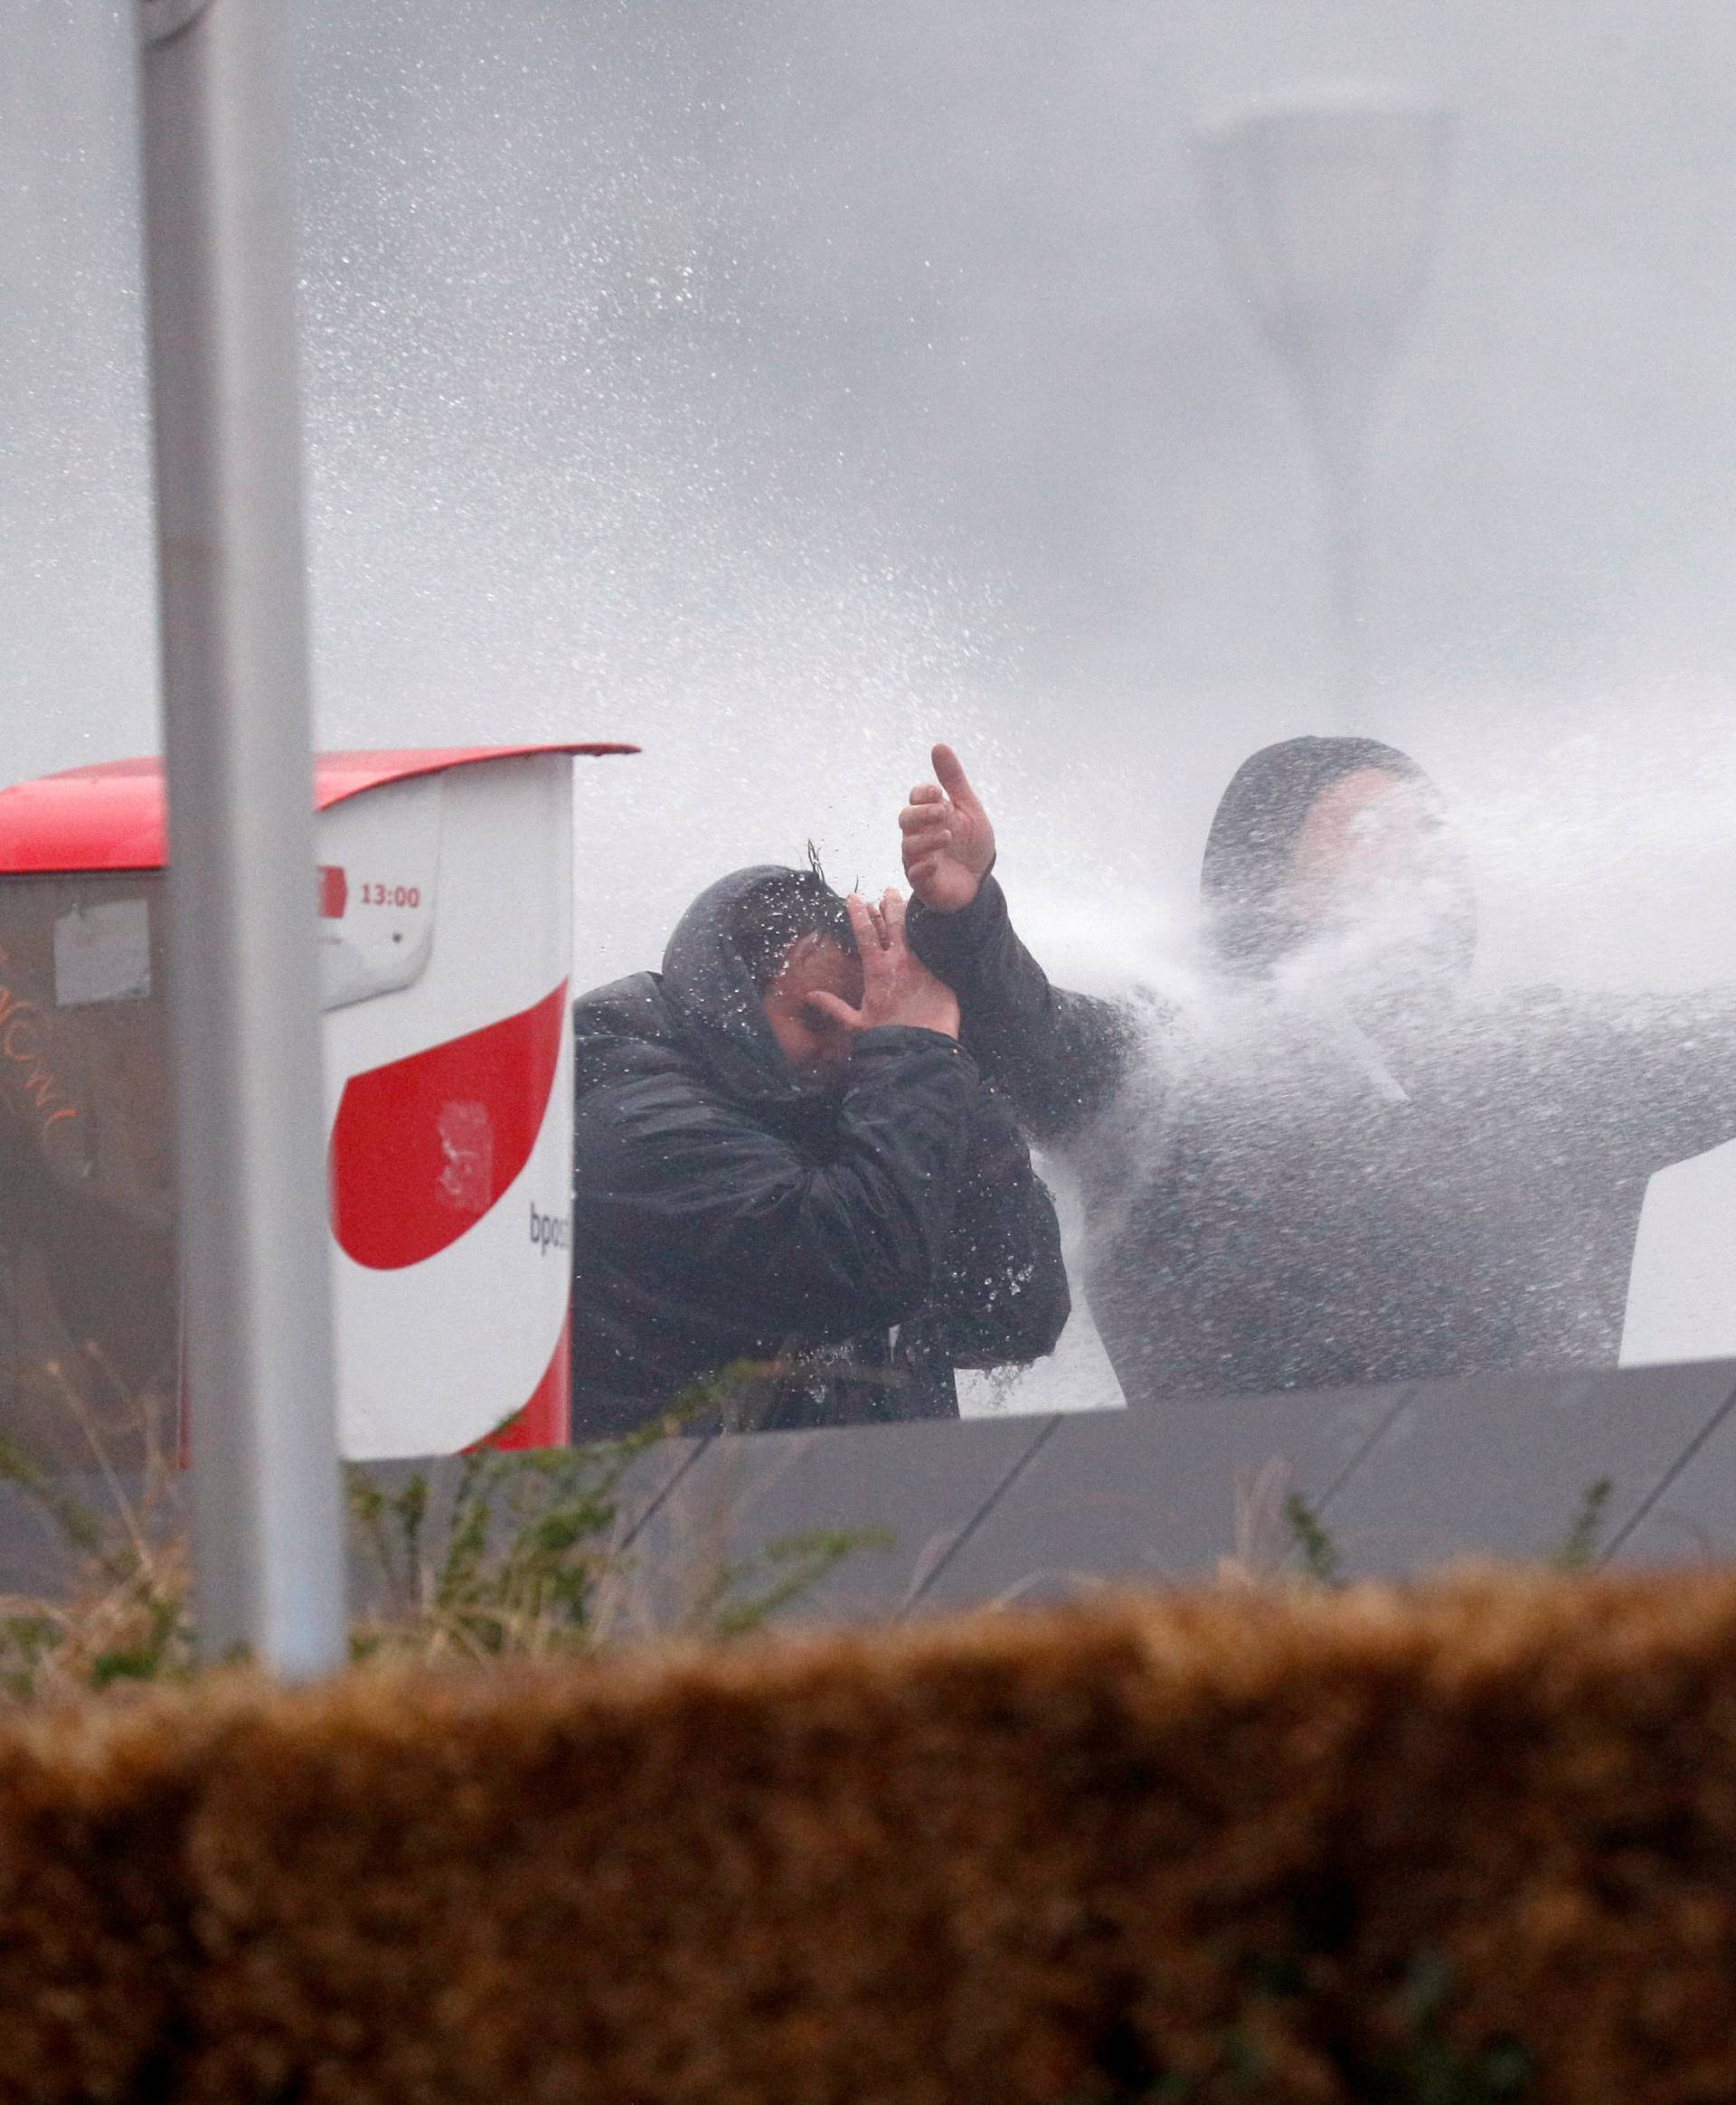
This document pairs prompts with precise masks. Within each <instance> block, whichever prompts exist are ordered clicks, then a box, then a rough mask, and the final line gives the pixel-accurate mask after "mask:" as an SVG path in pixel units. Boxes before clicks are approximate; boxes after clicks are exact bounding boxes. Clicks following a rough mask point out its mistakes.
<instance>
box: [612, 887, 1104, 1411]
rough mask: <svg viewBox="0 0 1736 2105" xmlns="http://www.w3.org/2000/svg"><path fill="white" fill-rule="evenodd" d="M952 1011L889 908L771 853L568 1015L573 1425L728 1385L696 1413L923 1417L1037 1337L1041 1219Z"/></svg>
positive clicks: (1047, 1229)
mask: <svg viewBox="0 0 1736 2105" xmlns="http://www.w3.org/2000/svg"><path fill="white" fill-rule="evenodd" d="M573 1026H574V1033H575V1087H576V1090H577V1136H576V1139H577V1145H576V1156H575V1176H574V1210H573V1239H574V1263H573V1310H572V1313H573V1349H572V1365H573V1425H574V1430H575V1433H576V1435H577V1436H578V1437H580V1438H581V1439H582V1438H586V1437H597V1436H599V1435H602V1434H612V1433H618V1432H622V1431H626V1430H629V1429H631V1428H632V1427H635V1426H637V1425H640V1424H643V1423H644V1422H645V1421H646V1420H648V1419H650V1418H652V1417H654V1416H655V1415H656V1413H657V1412H658V1411H661V1410H665V1409H667V1408H668V1407H669V1406H671V1405H672V1404H675V1403H677V1402H682V1401H683V1400H684V1399H689V1400H691V1399H692V1398H693V1395H694V1393H695V1391H696V1387H697V1385H699V1384H703V1383H706V1382H707V1381H708V1379H709V1378H710V1377H712V1376H716V1375H720V1374H722V1373H726V1372H727V1371H729V1370H734V1371H733V1373H731V1375H730V1379H729V1380H728V1381H727V1382H726V1383H723V1384H722V1400H721V1402H720V1403H719V1405H718V1408H717V1409H716V1410H715V1411H712V1412H710V1413H708V1414H707V1415H705V1416H703V1418H701V1419H700V1420H698V1421H696V1422H698V1423H699V1424H701V1425H704V1426H712V1425H716V1424H719V1423H722V1424H724V1425H726V1426H729V1427H731V1428H743V1427H747V1426H767V1427H769V1426H777V1427H790V1426H802V1425H835V1424H842V1423H849V1422H854V1421H866V1420H875V1419H906V1418H920V1417H937V1416H947V1415H951V1414H954V1413H956V1411H957V1409H958V1404H957V1399H956V1395H955V1392H954V1385H953V1369H954V1368H955V1367H986V1366H995V1365H1000V1364H1022V1363H1025V1362H1028V1361H1031V1360H1033V1359H1036V1358H1039V1357H1041V1356H1042V1355H1043V1354H1045V1353H1047V1352H1050V1351H1052V1349H1053V1346H1054V1344H1055V1341H1056V1339H1057V1337H1058V1336H1060V1333H1061V1326H1062V1325H1063V1324H1064V1323H1065V1321H1066V1318H1067V1315H1068V1312H1069V1307H1068V1298H1067V1284H1066V1274H1065V1270H1064V1269H1063V1267H1062V1264H1061V1240H1060V1231H1059V1228H1058V1225H1057V1223H1056V1220H1055V1213H1054V1207H1053V1204H1052V1201H1051V1199H1050V1197H1049V1194H1048V1192H1047V1191H1046V1190H1045V1189H1044V1188H1043V1185H1042V1183H1041V1182H1040V1181H1039V1179H1038V1178H1037V1176H1036V1175H1035V1174H1034V1172H1033V1169H1032V1166H1031V1158H1030V1155H1029V1153H1028V1151H1027V1149H1026V1147H1025V1145H1024V1140H1023V1138H1022V1137H1020V1134H1019V1130H1018V1128H1017V1125H1016V1123H1015V1121H1014V1117H1013V1114H1012V1112H1011V1111H1010V1109H1008V1108H1007V1107H1006V1106H1005V1104H1004V1103H1003V1102H1002V1101H1001V1100H999V1099H998V1098H997V1097H995V1096H994V1095H993V1094H991V1093H990V1091H989V1090H987V1089H986V1088H985V1087H984V1085H983V1083H982V1082H981V1081H979V1079H978V1076H977V1066H976V1062H974V1061H973V1060H972V1058H971V1056H970V1055H969V1053H968V1052H966V1051H965V1050H964V1049H963V1047H962V1046H960V1045H959V1043H958V1003H957V1001H956V999H955V998H954V996H952V994H951V993H950V992H949V990H948V989H947V988H946V987H945V986H942V985H941V984H940V983H939V981H938V980H936V979H935V978H934V977H933V976H932V975H931V974H930V973H929V972H928V971H927V970H926V968H924V967H923V966H922V965H921V964H920V961H919V960H917V959H916V958H915V957H914V956H913V955H912V954H911V953H910V950H909V949H908V946H907V944H906V941H905V935H904V907H903V901H902V900H901V898H900V896H899V895H898V893H896V892H888V893H887V894H886V896H885V898H884V899H883V900H882V902H881V904H880V906H879V908H878V909H872V908H869V907H867V906H865V905H864V904H863V902H862V901H860V900H857V899H854V898H853V899H852V900H850V901H848V903H847V906H846V902H845V901H843V900H841V899H840V898H839V897H838V896H837V894H836V893H835V892H832V891H831V890H830V889H829V888H828V887H827V885H826V883H825V882H824V880H823V879H822V878H821V877H820V876H819V875H818V874H817V873H814V872H808V871H796V870H784V869H778V868H776V867H773V866H769V865H767V866H760V867H756V868H752V869H747V870H738V871H737V872H735V873H734V874H733V875H732V876H730V877H726V878H724V879H722V882H721V883H716V884H713V885H712V887H711V888H710V890H709V891H706V892H702V893H701V895H700V897H699V898H698V899H697V900H696V901H694V902H693V905H692V906H691V907H690V908H689V909H688V911H687V912H686V913H685V914H684V916H683V918H682V920H681V921H680V923H679V925H678V926H677V928H676V929H675V933H674V935H673V936H672V937H671V938H670V940H669V946H668V949H667V950H666V951H665V955H664V960H663V969H662V971H661V973H650V972H646V973H640V974H637V975H636V976H635V977H632V978H628V979H623V980H619V981H617V982H616V983H615V984H614V985H612V986H605V987H601V988H599V989H598V990H597V991H596V992H595V993H592V994H590V995H587V996H585V997H584V998H583V999H582V1000H581V1001H580V1002H579V1003H578V1004H577V1005H576V1006H575V1008H574V1011H573ZM749 1370H752V1371H751V1372H750V1371H749Z"/></svg>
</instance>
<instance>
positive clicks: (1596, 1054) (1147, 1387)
mask: <svg viewBox="0 0 1736 2105" xmlns="http://www.w3.org/2000/svg"><path fill="white" fill-rule="evenodd" d="M935 765H936V770H937V774H938V775H939V782H937V783H929V784H923V785H921V786H920V788H918V789H917V790H916V791H915V792H913V793H912V798H911V802H910V805H909V806H908V807H907V808H906V810H905V811H904V813H903V815H902V817H901V826H902V829H903V834H904V843H905V859H906V869H907V871H908V873H909V875H910V883H911V885H912V889H913V891H914V892H915V893H916V903H915V904H914V905H913V906H912V909H911V917H910V939H911V944H912V947H913V948H914V949H915V950H916V951H917V953H918V955H919V956H920V957H921V958H923V959H924V960H925V961H926V962H927V963H928V964H929V966H930V967H931V968H933V969H934V970H935V971H936V972H937V973H938V974H939V975H940V976H941V977H944V978H945V979H946V980H947V981H948V984H949V985H950V986H953V987H954V988H955V989H956V991H957V992H958V996H959V999H960V1004H961V1009H962V1017H963V1024H962V1035H963V1038H964V1042H965V1043H966V1044H967V1046H968V1047H969V1048H970V1049H971V1051H972V1052H974V1053H975V1055H976V1057H977V1060H978V1062H979V1063H980V1065H981V1067H982V1070H983V1071H984V1073H986V1075H987V1076H988V1077H989V1078H990V1079H991V1081H994V1082H995V1085H996V1086H997V1087H1000V1088H1003V1089H1005V1090H1006V1091H1007V1093H1008V1094H1009V1095H1010V1096H1011V1098H1012V1099H1013V1100H1014V1103H1015V1105H1016V1106H1017V1107H1018V1109H1019V1110H1020V1113H1021V1116H1022V1117H1023V1119H1024V1122H1025V1124H1026V1127H1027V1129H1028V1130H1029V1131H1030V1132H1031V1133H1032V1135H1033V1137H1035V1138H1036V1139H1037V1140H1038V1141H1039V1142H1040V1143H1041V1144H1043V1145H1044V1146H1046V1147H1050V1148H1052V1149H1053V1150H1054V1151H1055V1152H1056V1154H1057V1156H1058V1157H1059V1158H1060V1159H1061V1160H1062V1161H1064V1162H1065V1163H1066V1165H1067V1166H1068V1167H1069V1168H1070V1169H1071V1171H1072V1173H1073V1175H1075V1177H1076V1179H1077V1181H1078V1183H1079V1185H1080V1196H1081V1199H1082V1201H1083V1204H1084V1207H1085V1211H1086V1215H1087V1223H1088V1226H1087V1236H1088V1241H1087V1249H1086V1270H1087V1278H1086V1282H1085V1283H1086V1290H1087V1296H1088V1298H1089V1300H1090V1307H1091V1310H1092V1313H1093V1315H1094V1317H1095V1318H1096V1320H1097V1324H1098V1327H1099V1331H1100V1332H1101V1334H1102V1337H1103V1341H1104V1345H1105V1346H1106V1348H1107V1350H1108V1352H1109V1357H1110V1359H1111V1361H1112V1362H1113V1363H1114V1365H1115V1369H1116V1373H1117V1375H1118V1379H1119V1381H1120V1383H1121V1385H1122V1388H1123V1390H1124V1392H1125V1393H1126V1395H1127V1400H1128V1402H1130V1403H1136V1404H1137V1403H1139V1402H1147V1401H1154V1400H1156V1399H1157V1398H1159V1397H1162V1396H1165V1395H1172V1394H1189V1393H1194V1394H1198V1393H1216V1394H1234V1393H1259V1392H1275V1391H1279V1390H1285V1389H1325V1388H1333V1387H1337V1386H1340V1385H1344V1384H1351V1383H1386V1382H1399V1381H1410V1380H1420V1379H1424V1378H1428V1377H1431V1376H1448V1375H1466V1374H1473V1373H1492V1372H1497V1371H1508V1370H1515V1369H1530V1370H1538V1371H1542V1370H1546V1369H1557V1370H1559V1369H1561V1368H1563V1367H1569V1366H1590V1365H1611V1364H1614V1363H1615V1361H1616V1358H1617V1355H1618V1350H1619V1345H1620V1339H1621V1330H1622V1321H1623V1316H1624V1310H1625V1305H1626V1298H1627V1287H1628V1273H1629V1270H1630V1266H1631V1261H1632V1252H1633V1245H1634V1240H1635V1234H1636V1231H1637V1226H1638V1221H1639V1213H1640V1208H1641V1205H1642V1204H1643V1203H1644V1199H1645V1194H1646V1182H1647V1180H1648V1179H1649V1177H1650V1176H1651V1175H1652V1174H1653V1173H1654V1172H1655V1171H1656V1170H1658V1169H1660V1168H1663V1167H1665V1166H1666V1165H1668V1164H1670V1163H1673V1162H1679V1161H1682V1160H1684V1159H1685V1158H1687V1157H1689V1156H1694V1155H1696V1154H1700V1153H1702V1152H1703V1151H1704V1150H1705V1149H1707V1148H1709V1147H1715V1146H1717V1145H1719V1144H1720V1143H1722V1141H1724V1140H1727V1139H1729V1138H1730V1137H1731V1136H1732V1135H1736V993H1732V992H1731V991H1729V990H1724V989H1714V990H1712V991H1709V992H1706V993H1702V994H1695V995H1691V996H1671V997H1651V996H1647V997H1634V996H1613V995H1611V996H1600V995H1595V994H1574V995H1569V994H1566V993H1563V992H1561V991H1560V990H1557V989H1552V988H1528V989H1518V990H1513V991H1507V992H1504V993H1501V994H1499V995H1495V996H1487V997H1479V996H1473V995H1472V994H1471V992H1470V991H1469V989H1468V987H1467V978H1468V975H1469V972H1470V968H1471V964H1472V960H1473V958H1474V955H1475V950H1476V941H1477V923H1476V910H1475V902H1474V899H1473V895H1472V891H1471V886H1470V881H1469V876H1468V873H1467V864H1466V861H1465V858H1464V855H1463V853H1462V850H1461V849H1460V847H1459V845H1458V842H1457V840H1456V838H1455V836H1454V834H1453V830H1452V827H1451V825H1450V823H1449V821H1448V814H1447V812H1446V809H1445V807H1444V805H1443V802H1442V799H1441V798H1440V796H1439V792H1438V791H1437V790H1436V788H1435V787H1434V785H1433V784H1432V783H1431V782H1430V781H1429V779H1428V777H1427V776H1426V775H1424V774H1423V772H1422V770H1421V769H1420V768H1418V767H1417V765H1416V763H1415V762H1414V761H1413V760H1410V759H1409V758H1408V757H1407V756H1406V755H1404V754H1402V753H1400V752H1398V751H1396V750H1394V749H1392V747H1390V746H1385V745H1382V744H1379V743H1378V742H1376V741H1373V740H1368V739H1352V738H1298V739H1292V740H1289V741H1286V742H1285V743H1283V744H1280V745H1275V746H1269V747H1268V748H1266V749H1265V750H1263V751H1260V752H1258V753H1256V754H1255V755H1254V756H1253V757H1252V758H1251V759H1250V760H1248V761H1247V762H1245V763H1244V765H1243V766H1242V767H1241V769H1239V770H1238V772H1237V774H1236V776H1235V777H1234V779H1232V780H1231V784H1230V787H1229V788H1228V790H1227V791H1226V792H1225V794H1224V797H1223V799H1222V803H1221V805H1220V806H1219V808H1218V812H1217V815H1216V817H1215V818H1214V820H1213V822H1212V829H1211V834H1210V837H1209V840H1208V843H1207V846H1206V852H1205V859H1204V867H1203V875H1202V899H1203V922H1204V939H1205V946H1206V959H1205V975H1204V986H1203V996H1202V998H1201V999H1200V1000H1199V1001H1198V1002H1197V1003H1195V1002H1189V1003H1187V1004H1185V1005H1183V1004H1172V1005H1168V1006H1165V1005H1162V1004H1159V1003H1157V1002H1156V1001H1155V1000H1152V999H1150V998H1149V997H1146V996H1137V995H1135V996H1130V997H1129V998H1128V999H1127V1000H1125V1001H1119V1002H1110V1001H1102V1000H1099V999H1096V998H1094V997H1091V996H1084V995H1079V994H1071V993H1068V992H1066V991H1064V990H1062V989H1060V988H1057V987H1054V986H1051V984H1050V982H1049V980H1048V978H1047V977H1046V976H1045V974H1044V973H1043V969H1042V968H1041V967H1040V966H1039V965H1038V964H1037V962H1036V960H1035V959H1034V958H1033V957H1032V956H1031V954H1030V953H1029V951H1028V950H1026V949H1025V948H1024V945H1023V944H1022V943H1021V942H1020V940H1019V939H1018V937H1017V936H1016V934H1015V933H1014V930H1013V927H1012V923H1011V921H1010V920H1009V918H1008V913H1007V906H1006V901H1005V895H1004V894H1003V892H1002V891H1001V889H1000V887H999V885H998V884H997V883H996V882H995V878H994V877H993V876H992V875H991V874H990V869H991V866H992V864H993V862H994V857H995V840H994V832H993V828H992V826H990V824H989V821H988V818H987V816H986V813H985V812H984V810H983V807H982V805H981V803H980V801H979V800H978V799H977V797H976V796H975V795H974V793H973V792H972V790H971V788H970V786H969V783H968V781H967V779H966V778H965V775H964V772H963V769H961V768H960V767H959V764H958V760H957V758H956V756H955V755H953V754H952V752H951V751H950V750H949V749H948V748H946V747H938V748H937V749H936V751H935Z"/></svg>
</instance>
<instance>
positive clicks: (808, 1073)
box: [760, 935, 862, 1089]
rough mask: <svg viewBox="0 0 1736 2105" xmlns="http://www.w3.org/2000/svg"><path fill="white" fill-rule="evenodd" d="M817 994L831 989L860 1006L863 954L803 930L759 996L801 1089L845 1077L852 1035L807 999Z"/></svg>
mask: <svg viewBox="0 0 1736 2105" xmlns="http://www.w3.org/2000/svg"><path fill="white" fill-rule="evenodd" d="M816 994H835V995H836V996H838V997H839V998H840V999H841V1000H843V1001H846V1002H848V1003H849V1004H850V1005H851V1007H852V1008H859V1007H860V1006H861V1005H862V960H861V959H860V958H857V957H856V956H855V955H854V953H853V952H851V951H848V950H846V949H844V946H843V944H841V943H838V942H835V941H834V940H833V939H832V938H831V937H830V936H818V935H815V936H802V937H799V938H798V939H797V940H796V941H795V942H793V943H792V944H791V945H790V947H789V949H788V950H787V951H786V952H785V953H784V963H783V968H782V969H781V970H780V971H779V973H778V977H777V978H776V979H774V980H773V981H772V983H771V985H770V986H769V987H767V989H766V990H765V992H764V994H763V995H761V996H760V1000H761V1002H762V1004H763V1005H764V1007H765V1012H766V1021H767V1022H768V1023H769V1024H770V1025H771V1029H772V1035H773V1036H774V1037H775V1038H776V1039H777V1041H778V1044H779V1045H781V1046H782V1047H783V1050H784V1057H785V1058H786V1059H787V1060H788V1062H789V1064H790V1067H791V1069H792V1071H794V1073H795V1076H796V1079H797V1081H798V1082H799V1083H800V1084H801V1085H802V1087H803V1088H804V1089H828V1088H829V1089H835V1088H838V1087H840V1086H841V1085H842V1083H843V1080H844V1066H845V1064H846V1062H848V1060H849V1058H850V1045H851V1037H850V1034H849V1032H848V1031H846V1030H845V1029H844V1026H843V1025H842V1024H839V1023H837V1022H835V1020H834V1019H833V1018H832V1017H830V1016H828V1015H826V1013H825V1011H824V1010H822V1009H816V1008H813V1007H812V1006H811V1005H810V1004H811V1002H812V1000H813V997H814V996H815V995H816Z"/></svg>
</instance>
